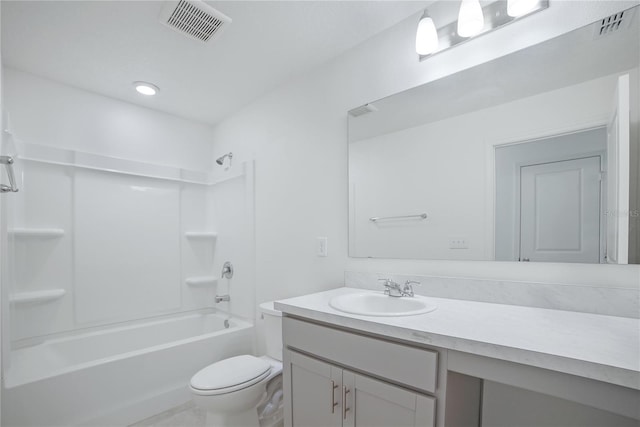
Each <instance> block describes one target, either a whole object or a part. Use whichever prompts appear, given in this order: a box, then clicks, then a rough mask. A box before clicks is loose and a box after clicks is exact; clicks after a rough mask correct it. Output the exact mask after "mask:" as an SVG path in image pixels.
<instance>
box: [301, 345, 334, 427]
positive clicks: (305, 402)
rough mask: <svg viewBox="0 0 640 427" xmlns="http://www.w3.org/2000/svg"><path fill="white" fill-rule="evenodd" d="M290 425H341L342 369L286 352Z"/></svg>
mask: <svg viewBox="0 0 640 427" xmlns="http://www.w3.org/2000/svg"><path fill="white" fill-rule="evenodd" d="M289 360H290V362H289V363H290V369H291V425H292V426H294V427H332V426H334V427H338V426H340V425H342V400H341V399H342V391H343V389H342V369H340V368H337V367H335V366H333V365H330V364H328V363H325V362H321V361H319V360H316V359H312V358H310V357H307V356H303V355H301V354H300V353H296V352H293V351H292V352H290V359H289Z"/></svg>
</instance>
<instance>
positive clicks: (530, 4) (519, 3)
mask: <svg viewBox="0 0 640 427" xmlns="http://www.w3.org/2000/svg"><path fill="white" fill-rule="evenodd" d="M537 5H538V0H507V15H509V16H511V17H513V18H517V17H518V16H522V15H526V14H527V13H529V12H531V11H532V10H533V9H535V8H536V6H537Z"/></svg>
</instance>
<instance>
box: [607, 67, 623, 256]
mask: <svg viewBox="0 0 640 427" xmlns="http://www.w3.org/2000/svg"><path fill="white" fill-rule="evenodd" d="M607 178H608V179H607V207H606V215H605V218H606V224H607V240H606V243H607V249H606V253H607V262H608V263H610V264H628V262H629V75H628V74H625V75H623V76H620V77H619V78H618V87H617V90H616V94H615V96H614V102H613V109H612V113H611V119H610V120H609V125H608V126H607Z"/></svg>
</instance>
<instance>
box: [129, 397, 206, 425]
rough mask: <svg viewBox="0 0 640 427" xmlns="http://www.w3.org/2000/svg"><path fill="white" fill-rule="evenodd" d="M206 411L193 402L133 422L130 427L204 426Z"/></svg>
mask: <svg viewBox="0 0 640 427" xmlns="http://www.w3.org/2000/svg"><path fill="white" fill-rule="evenodd" d="M204 421H205V413H204V411H202V410H201V409H200V408H198V407H196V406H195V404H194V403H193V402H187V403H185V404H184V405H180V406H176V407H175V408H172V409H169V410H168V411H165V412H161V413H159V414H156V415H154V416H152V417H149V418H147V419H144V420H142V421H138V422H137V423H135V424H131V426H130V427H204Z"/></svg>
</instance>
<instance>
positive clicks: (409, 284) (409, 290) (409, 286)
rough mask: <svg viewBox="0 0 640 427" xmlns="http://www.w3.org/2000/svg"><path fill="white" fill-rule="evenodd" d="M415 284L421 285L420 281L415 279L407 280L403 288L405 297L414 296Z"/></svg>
mask: <svg viewBox="0 0 640 427" xmlns="http://www.w3.org/2000/svg"><path fill="white" fill-rule="evenodd" d="M413 285H418V286H420V282H416V281H415V280H407V281H406V282H404V287H403V288H402V296H403V297H414V296H415V294H414V293H413Z"/></svg>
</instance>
